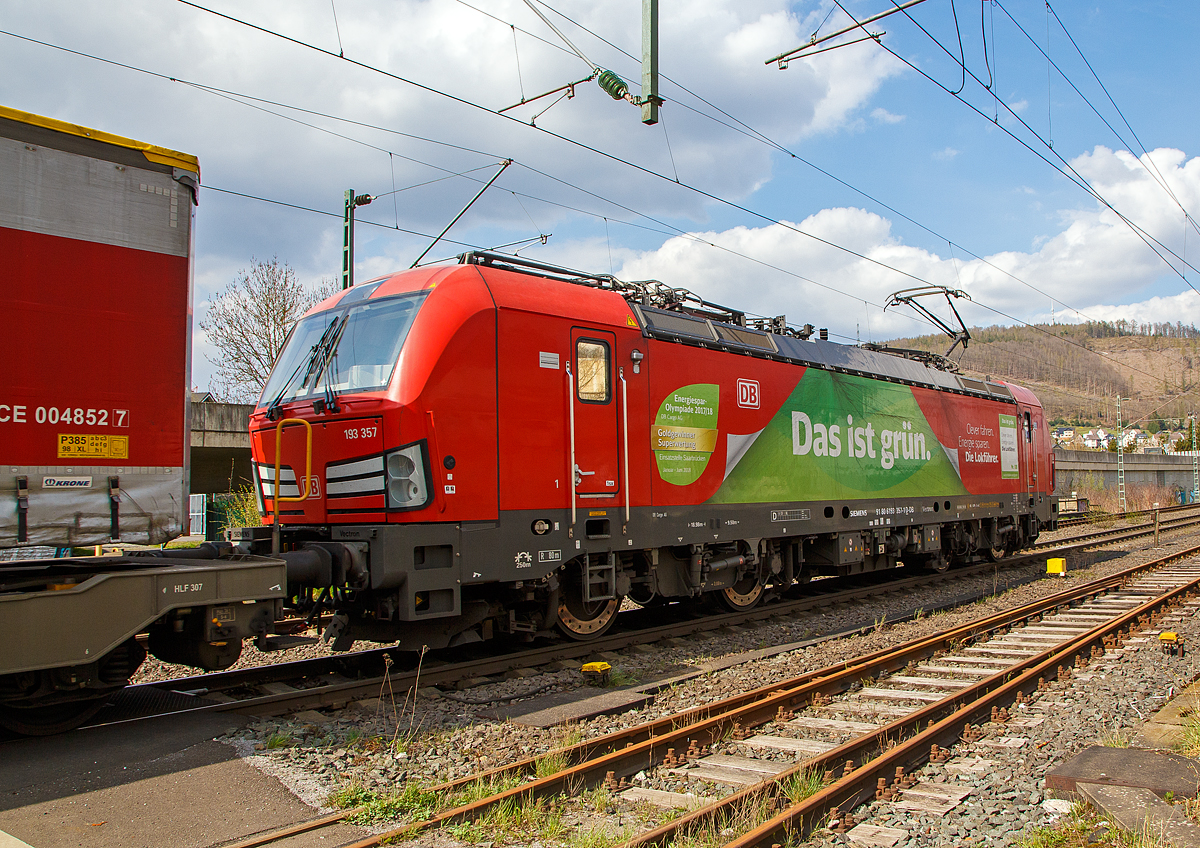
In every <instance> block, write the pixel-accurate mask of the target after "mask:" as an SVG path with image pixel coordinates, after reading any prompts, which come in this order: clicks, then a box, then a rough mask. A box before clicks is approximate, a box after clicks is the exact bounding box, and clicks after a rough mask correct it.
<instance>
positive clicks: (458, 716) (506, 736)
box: [220, 531, 1200, 846]
mask: <svg viewBox="0 0 1200 848" xmlns="http://www.w3.org/2000/svg"><path fill="white" fill-rule="evenodd" d="M1163 542H1164V544H1163V545H1162V546H1161V547H1160V548H1157V549H1151V548H1149V547H1148V545H1147V544H1143V543H1141V542H1127V543H1124V544H1121V545H1114V546H1112V547H1110V548H1106V549H1105V550H1104V551H1101V552H1096V553H1090V554H1083V555H1074V556H1072V557H1070V558H1069V562H1068V574H1067V576H1066V577H1064V578H1047V579H1041V580H1036V581H1034V582H1031V583H1026V584H1024V585H1020V586H1017V587H1016V588H1013V589H1010V590H1008V591H1004V585H1005V581H1006V580H1009V581H1015V580H1017V579H1022V578H1023V577H1024V576H1026V575H1023V574H1021V573H1020V572H1019V571H1017V570H1012V571H998V572H996V574H995V575H988V576H978V577H974V578H970V579H968V580H966V581H962V582H954V583H952V584H945V585H944V586H941V587H936V588H934V589H921V590H920V591H919V592H914V593H907V594H890V595H885V596H880V597H879V598H875V599H872V600H870V601H869V602H862V603H851V604H847V605H845V606H844V607H835V608H828V609H824V610H821V611H819V612H813V613H808V614H804V615H802V616H798V617H796V618H794V619H790V620H786V621H777V620H771V621H770V622H767V623H764V624H762V625H761V626H757V627H745V628H732V629H730V630H729V631H728V632H722V631H718V632H713V633H706V634H703V636H701V637H695V638H689V639H688V640H686V641H680V640H676V641H675V642H674V643H673V644H671V645H664V644H661V643H660V644H657V645H653V646H645V647H640V648H638V649H635V650H630V651H626V652H624V653H623V654H621V656H620V659H615V660H609V661H610V662H611V663H612V665H613V666H614V671H615V672H619V673H620V674H621V675H623V676H624V677H625V679H627V680H640V681H650V680H652V679H655V678H657V677H661V676H663V675H669V674H671V673H672V672H674V673H678V672H679V671H680V670H681V669H684V668H695V667H702V666H703V664H704V663H705V662H707V661H712V660H717V659H720V658H722V657H728V656H730V655H734V654H738V653H741V652H746V651H753V650H756V649H761V648H765V647H769V646H773V645H783V644H789V643H792V642H797V641H802V640H806V639H813V638H816V637H817V636H819V635H820V634H825V633H836V632H839V631H842V630H846V629H849V628H852V627H859V626H862V625H863V624H864V623H865V624H867V625H871V624H872V623H874V626H871V627H870V628H869V632H867V633H866V634H864V635H861V636H856V637H852V638H842V639H836V640H832V641H825V642H821V643H819V644H815V645H811V646H809V647H806V648H802V649H799V650H793V651H788V652H786V653H781V654H777V655H775V656H770V657H766V658H762V659H756V660H753V661H750V662H744V663H740V664H737V665H733V666H732V667H729V668H724V669H721V670H716V671H712V672H709V673H705V674H702V675H700V676H698V677H695V678H693V679H690V680H686V681H684V682H681V683H678V684H676V685H673V686H670V687H668V688H666V689H664V690H662V691H661V692H659V693H658V694H657V695H656V696H655V697H654V698H653V699H652V701H650V702H649V703H648V704H646V705H645V706H644V707H641V708H639V709H635V710H631V711H628V712H625V713H621V714H617V715H611V716H599V717H596V718H593V719H588V720H584V721H581V722H579V723H577V724H575V725H572V726H571V727H570V728H566V729H563V728H553V729H540V728H534V727H527V726H523V725H519V724H516V723H514V722H504V721H497V720H495V719H492V718H489V717H488V715H487V714H488V712H489V710H490V709H494V706H495V704H496V703H498V702H500V701H502V700H505V701H508V700H515V701H519V700H521V699H522V698H528V697H534V696H538V695H544V694H548V693H551V692H565V691H572V690H577V689H580V688H583V687H584V686H585V685H586V684H584V683H583V681H582V680H581V677H580V675H579V673H578V672H577V671H576V670H575V669H573V668H570V669H565V670H560V671H548V670H542V673H539V674H536V675H534V676H531V677H525V678H515V679H512V680H499V681H494V682H489V683H486V684H484V685H481V686H477V687H474V688H471V689H468V690H465V691H463V692H457V693H448V694H449V697H446V696H444V695H439V696H434V697H426V696H424V695H420V696H416V697H414V696H413V693H412V692H411V691H410V692H408V693H405V692H396V693H386V692H385V693H381V694H383V696H384V697H382V698H371V699H368V700H365V701H360V702H357V703H356V704H355V705H353V706H351V707H348V708H346V709H343V710H337V711H327V714H319V713H312V712H308V713H304V714H300V715H298V716H291V717H280V718H270V719H261V720H256V721H255V722H253V723H252V724H250V725H249V726H247V727H246V728H243V729H242V730H240V731H238V732H237V733H234V734H231V735H230V736H226V737H220V739H221V740H222V741H226V742H229V743H231V744H235V745H237V746H238V749H239V751H241V752H243V753H245V754H251V756H252V759H251V761H252V762H254V763H255V764H256V765H260V767H264V770H269V772H270V773H272V774H274V775H275V776H277V777H279V778H280V779H281V780H282V781H283V782H284V783H285V784H286V785H288V786H289V787H292V788H293V790H294V791H296V792H297V794H298V795H300V797H302V799H304V800H305V801H307V802H308V803H314V804H316V803H320V802H321V801H322V800H323V799H324V798H325V797H327V796H328V793H330V792H332V791H334V790H336V789H338V788H341V787H345V786H348V785H355V784H357V785H361V786H364V787H366V788H368V789H371V790H374V791H376V792H379V793H382V794H387V793H396V792H399V791H401V790H403V789H404V787H405V786H406V785H409V784H412V783H415V784H417V785H422V786H428V785H434V784H438V783H442V782H446V781H449V780H453V779H456V778H460V777H465V776H468V775H471V774H475V773H478V772H480V771H483V770H485V769H488V768H493V767H495V766H498V765H503V764H505V763H508V762H512V761H514V760H518V759H522V758H524V757H528V756H537V755H540V754H542V753H544V752H546V751H549V750H552V749H554V748H556V747H560V746H561V745H563V744H566V743H569V742H573V741H576V740H577V739H580V738H593V737H596V736H601V735H604V734H606V733H609V732H612V731H614V730H617V729H619V728H622V727H627V726H631V725H635V724H640V723H643V722H646V721H649V720H651V719H655V718H658V717H661V716H665V715H669V714H672V713H674V712H678V711H680V710H683V709H687V708H691V707H695V706H697V705H699V704H704V703H710V702H712V701H716V700H719V699H722V698H725V697H728V696H731V695H734V694H737V693H739V692H743V691H745V690H747V689H750V688H754V687H757V686H763V685H768V684H771V683H774V682H777V681H780V680H784V679H787V678H791V677H794V676H796V675H797V674H800V673H803V672H805V671H808V670H812V669H816V668H821V667H824V666H827V665H830V664H833V663H836V662H841V661H844V660H846V659H850V658H852V657H855V656H859V655H862V654H864V653H868V652H870V651H874V650H877V649H879V648H883V647H886V646H889V645H894V644H896V643H899V642H903V641H907V640H910V639H915V638H919V637H921V636H924V635H929V634H932V633H936V632H939V631H941V630H944V629H945V628H947V627H950V626H952V625H954V624H958V623H962V622H966V621H971V620H974V619H977V618H980V617H982V616H985V615H988V614H990V613H993V612H996V611H999V610H1001V609H1006V608H1011V607H1014V606H1019V605H1021V604H1025V603H1028V602H1030V601H1032V600H1035V599H1037V598H1040V597H1044V596H1046V595H1048V594H1052V593H1054V592H1057V591H1061V590H1062V589H1063V588H1066V587H1069V586H1070V585H1072V584H1075V583H1078V582H1083V581H1086V580H1091V579H1095V578H1096V577H1101V576H1104V575H1107V574H1111V573H1113V572H1115V571H1119V570H1121V569H1124V568H1127V567H1129V566H1130V565H1134V564H1136V563H1139V562H1143V561H1145V560H1148V559H1152V558H1155V557H1157V556H1161V555H1163V554H1165V553H1168V552H1169V551H1171V550H1179V549H1182V548H1186V547H1190V546H1192V545H1196V544H1198V543H1200V534H1198V533H1195V532H1191V531H1180V532H1174V533H1171V534H1169V536H1168V535H1167V534H1164V536H1163ZM1131 551H1133V552H1134V553H1132V554H1131V553H1130V552H1131ZM1020 571H1024V570H1020ZM969 591H976V592H979V593H981V594H986V595H987V596H988V597H986V598H985V599H984V600H982V601H979V602H975V603H969V604H967V605H965V606H963V607H960V608H958V609H955V610H950V611H946V612H936V613H932V614H929V615H925V616H922V617H921V618H918V619H915V620H912V621H906V622H902V623H898V624H889V623H888V622H889V621H896V620H897V619H898V618H899V617H900V616H902V615H904V614H907V613H909V612H910V611H911V610H912V609H913V608H915V607H917V606H922V605H923V606H924V607H925V608H926V609H928V608H932V607H935V606H937V605H939V604H942V603H947V602H949V601H950V600H951V599H952V598H953V597H955V596H961V595H962V594H964V593H965V592H969ZM1192 627H1195V628H1196V633H1195V634H1192V631H1191V630H1189V629H1188V628H1192ZM1180 630H1181V632H1184V633H1185V634H1191V635H1195V636H1197V637H1200V625H1197V624H1195V623H1192V622H1189V624H1188V626H1187V627H1181V628H1180ZM1197 644H1200V638H1198V639H1197ZM297 650H306V649H297ZM251 651H252V649H250V650H248V651H247V654H250V656H243V659H242V661H241V662H240V663H239V664H241V663H245V664H247V665H252V664H253V661H252V660H253V654H252V653H251ZM253 653H257V652H253ZM260 656H261V655H260ZM268 656H269V657H270V659H272V660H274V659H275V658H276V657H277V656H278V655H268ZM1194 663H1200V656H1192V655H1189V656H1187V657H1186V658H1183V659H1179V660H1172V661H1171V662H1170V663H1169V664H1167V663H1164V660H1163V658H1162V657H1161V656H1160V655H1159V654H1156V653H1154V652H1152V651H1135V652H1132V653H1131V654H1130V655H1129V656H1128V657H1127V658H1126V659H1125V660H1122V661H1121V662H1119V663H1115V664H1113V666H1112V669H1111V670H1103V671H1102V672H1101V673H1100V674H1098V675H1097V678H1095V679H1093V680H1092V681H1088V682H1087V684H1086V685H1085V684H1084V682H1083V681H1079V680H1078V679H1076V680H1073V681H1070V682H1067V683H1065V684H1057V683H1056V684H1052V688H1051V694H1049V695H1043V696H1042V698H1041V699H1040V700H1039V701H1037V702H1035V703H1034V704H1033V705H1032V709H1034V710H1035V711H1037V712H1039V713H1044V714H1045V715H1046V719H1045V721H1044V723H1043V724H1042V725H1041V726H1040V727H1039V728H1036V729H1034V730H1031V731H1029V732H1028V733H1029V735H1030V736H1031V738H1032V740H1033V741H1031V742H1030V743H1029V744H1028V745H1027V746H1025V747H1024V748H1022V749H1019V750H1016V751H1009V752H997V751H993V750H992V749H990V748H985V747H983V746H981V745H976V746H974V747H971V746H967V747H965V748H964V747H963V746H961V745H960V746H958V747H956V749H955V750H954V754H955V756H959V755H961V754H962V753H964V752H966V753H967V754H971V752H972V751H975V750H976V749H977V750H978V751H979V752H984V751H986V754H981V755H985V756H986V757H987V758H988V759H992V760H995V761H997V763H998V765H997V766H996V768H995V770H994V771H993V772H991V773H988V774H985V775H981V776H978V777H973V778H971V779H970V780H969V781H967V782H966V783H965V784H964V785H970V786H971V788H972V790H973V794H972V795H971V796H970V797H969V798H968V799H967V801H966V802H965V803H964V804H962V805H960V808H959V809H957V810H955V811H953V812H952V813H950V814H948V815H947V816H946V817H945V818H943V819H931V820H923V819H915V820H914V819H912V818H911V817H906V816H899V815H896V814H894V813H890V812H889V811H888V809H887V807H886V805H874V804H873V805H869V806H868V807H867V808H864V809H863V810H862V811H860V812H861V815H860V816H859V820H860V821H862V820H866V821H869V822H871V823H874V824H880V825H885V826H896V827H903V828H905V829H907V830H909V831H910V832H911V834H912V835H911V836H910V837H909V840H908V842H907V843H901V844H907V845H913V846H917V845H920V846H925V845H962V844H997V845H1000V844H1006V842H1005V840H1009V839H1016V838H1017V835H1018V834H1020V833H1022V832H1025V831H1026V830H1028V829H1029V828H1031V827H1034V826H1037V825H1039V824H1043V823H1045V822H1046V821H1048V820H1049V819H1050V817H1051V815H1052V813H1050V812H1049V811H1047V810H1046V809H1044V808H1043V807H1042V806H1041V803H1042V801H1043V800H1044V799H1043V798H1042V793H1041V789H1040V786H1041V776H1042V773H1043V772H1044V771H1045V770H1046V769H1047V768H1050V767H1053V765H1054V764H1057V763H1058V762H1061V761H1062V760H1064V759H1066V758H1068V757H1069V756H1071V755H1072V754H1073V753H1074V752H1075V751H1077V750H1079V749H1081V748H1082V747H1085V746H1086V745H1088V744H1093V743H1094V742H1095V739H1096V738H1097V736H1098V734H1099V733H1100V732H1101V731H1102V730H1112V731H1114V732H1115V731H1121V730H1126V729H1128V728H1130V727H1132V726H1133V725H1134V723H1136V722H1137V721H1138V718H1139V716H1138V713H1139V711H1140V712H1141V713H1142V714H1145V713H1146V711H1147V709H1149V708H1151V707H1152V706H1153V705H1155V704H1161V703H1162V701H1163V699H1164V698H1165V697H1166V694H1167V689H1168V687H1170V686H1174V687H1175V690H1176V691H1178V689H1179V688H1181V684H1183V683H1184V681H1185V680H1190V679H1191V678H1192V677H1194V676H1195V674H1196V670H1195V669H1194V668H1193V664H1194ZM1164 666H1165V668H1164ZM1196 669H1200V666H1196ZM1092 670H1093V669H1089V671H1092ZM1164 674H1169V679H1168V678H1165V677H1164V676H1163V675H1164ZM1054 693H1057V695H1055V694H1054ZM1130 693H1133V697H1130ZM1056 697H1057V698H1058V700H1059V701H1061V702H1062V703H1066V704H1069V706H1054V705H1053V702H1054V701H1055V698H1056ZM1068 697H1069V699H1070V700H1067V698H1068ZM1081 704H1083V705H1084V706H1080V705H1081ZM1090 715H1094V716H1095V717H1094V718H1088V716H1090ZM985 729H987V730H988V731H989V733H990V734H992V735H1008V734H1007V733H1006V732H1005V731H1004V730H1003V728H990V727H989V728H985ZM830 741H840V740H839V739H838V738H837V737H833V736H831V737H830ZM960 749H962V750H960ZM727 751H728V752H729V753H734V752H737V751H738V749H737V746H736V745H733V744H731V745H729V746H728V748H727ZM756 756H762V754H761V753H758V754H756ZM780 756H781V757H782V758H785V759H786V756H784V755H780ZM268 767H269V769H268ZM662 771H663V770H661V769H657V770H654V771H653V772H651V773H650V774H649V775H641V776H640V779H639V777H638V776H635V780H634V782H635V783H637V784H639V785H643V786H648V787H652V788H659V789H668V790H672V791H683V792H689V791H690V792H692V793H695V794H710V793H711V792H712V791H713V789H712V787H708V786H705V785H703V784H699V783H698V782H696V781H685V780H683V779H682V778H678V777H674V776H670V775H666V774H665V773H661V772H662ZM928 775H929V777H928V779H933V780H939V779H940V780H950V779H952V778H951V776H950V775H949V773H947V772H945V767H944V766H931V767H930V770H929V772H928ZM953 779H955V780H958V778H953ZM1012 793H1015V794H1012ZM564 809H565V811H566V812H565V813H564V816H565V818H564V821H567V822H568V824H569V830H570V831H571V832H576V833H578V832H581V831H585V830H588V829H594V828H600V829H604V830H608V831H609V832H614V833H615V832H616V831H617V830H619V831H620V832H621V833H622V834H629V833H632V832H633V831H634V830H636V829H637V828H640V827H644V826H648V825H649V824H650V823H652V822H653V821H655V820H657V817H658V815H659V814H658V813H657V812H656V811H654V810H653V809H633V810H630V809H628V808H626V807H624V806H622V807H621V808H620V809H618V808H617V807H616V805H614V804H613V803H612V802H611V799H606V798H605V797H603V795H602V794H601V795H600V796H597V795H596V794H595V793H593V794H592V795H590V796H589V797H587V798H583V799H575V800H573V801H571V802H569V803H568V804H567V805H566V807H565V808H564ZM597 809H599V812H597ZM895 821H903V822H904V823H903V824H893V822H895ZM967 838H971V839H972V840H973V841H972V842H970V843H968V842H966V839H967ZM505 841H506V840H504V839H500V840H499V842H505ZM561 841H562V838H558V839H550V840H549V841H548V842H547V844H557V843H559V842H561ZM507 842H508V843H509V844H527V843H523V842H521V841H520V840H507ZM844 842H845V837H844V836H840V835H831V834H827V835H825V836H818V837H817V842H816V844H821V845H826V844H829V845H832V844H841V843H844ZM411 844H415V845H421V846H425V845H429V846H433V845H439V846H441V845H446V844H458V843H457V842H456V841H455V840H450V841H449V843H447V836H446V835H445V834H436V835H428V836H422V837H420V838H419V839H417V840H415V841H414V842H413V843H411Z"/></svg>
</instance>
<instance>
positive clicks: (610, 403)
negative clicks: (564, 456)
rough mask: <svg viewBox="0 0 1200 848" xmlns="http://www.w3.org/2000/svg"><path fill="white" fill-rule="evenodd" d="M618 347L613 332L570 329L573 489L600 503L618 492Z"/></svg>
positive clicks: (579, 495)
mask: <svg viewBox="0 0 1200 848" xmlns="http://www.w3.org/2000/svg"><path fill="white" fill-rule="evenodd" d="M615 350H616V336H615V335H614V334H613V333H610V332H607V331H604V330H593V329H590V328H587V327H573V328H572V329H571V377H572V379H571V384H572V391H571V399H570V403H571V406H572V413H573V421H574V424H573V427H572V428H571V430H572V432H571V439H572V441H573V446H574V451H575V492H576V495H577V496H578V497H580V498H587V499H595V500H599V501H601V502H602V503H603V502H604V501H606V500H607V499H608V498H613V497H616V496H617V494H618V493H619V492H620V480H621V475H620V473H619V472H620V462H619V454H618V438H619V429H618V423H617V407H618V404H619V401H618V397H617V395H618V390H617V386H616V371H615V368H614V364H613V362H614V352H615ZM568 447H570V446H568Z"/></svg>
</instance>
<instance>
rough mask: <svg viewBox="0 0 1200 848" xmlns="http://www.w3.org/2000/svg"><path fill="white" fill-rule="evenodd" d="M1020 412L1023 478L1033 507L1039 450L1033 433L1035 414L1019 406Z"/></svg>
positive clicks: (1026, 492) (1027, 408)
mask: <svg viewBox="0 0 1200 848" xmlns="http://www.w3.org/2000/svg"><path fill="white" fill-rule="evenodd" d="M1017 408H1018V409H1019V410H1020V414H1021V417H1020V420H1019V424H1018V426H1019V427H1020V431H1021V435H1020V441H1021V457H1022V459H1021V464H1022V466H1023V467H1022V469H1021V471H1022V473H1021V477H1022V479H1024V481H1025V495H1026V497H1027V498H1029V505H1030V506H1033V499H1034V495H1035V493H1036V492H1037V449H1036V444H1035V438H1034V432H1033V414H1032V412H1031V411H1030V409H1029V407H1027V406H1018V407H1017Z"/></svg>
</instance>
